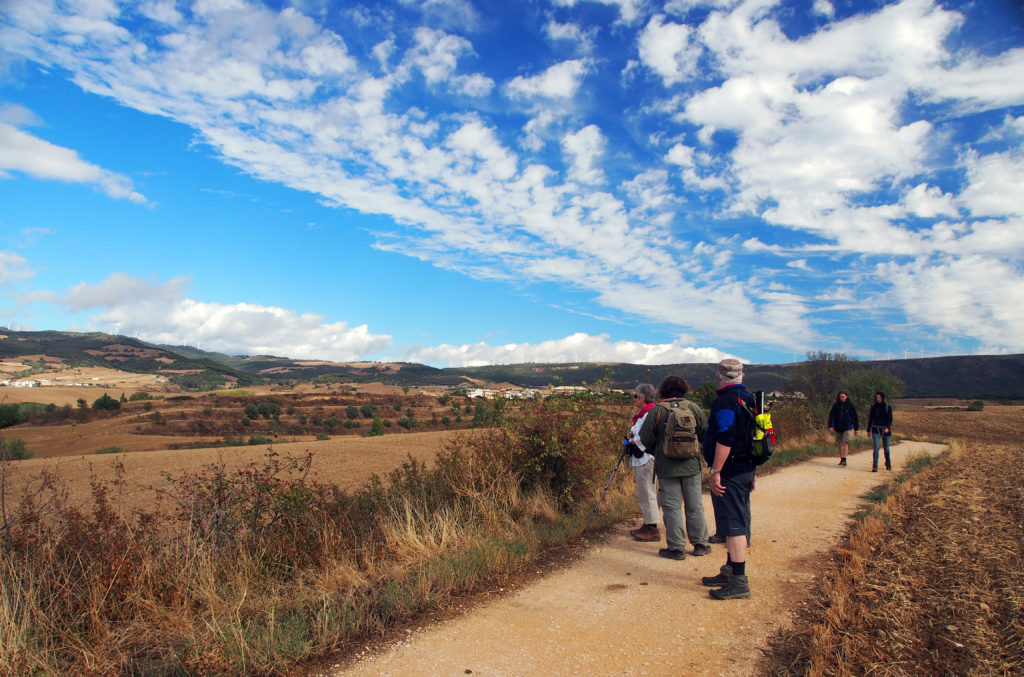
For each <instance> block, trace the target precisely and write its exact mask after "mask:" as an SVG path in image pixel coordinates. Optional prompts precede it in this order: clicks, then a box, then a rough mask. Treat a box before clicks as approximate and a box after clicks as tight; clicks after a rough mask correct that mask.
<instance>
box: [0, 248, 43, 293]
mask: <svg viewBox="0 0 1024 677" xmlns="http://www.w3.org/2000/svg"><path fill="white" fill-rule="evenodd" d="M34 275H35V272H34V271H33V270H32V269H31V268H30V267H29V264H28V261H27V260H26V259H25V257H23V256H21V255H20V254H17V253H15V252H12V251H9V250H0V286H3V285H6V284H8V283H10V282H16V281H19V280H27V279H29V278H31V277H32V276H34Z"/></svg>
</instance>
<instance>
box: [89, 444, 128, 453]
mask: <svg viewBox="0 0 1024 677" xmlns="http://www.w3.org/2000/svg"><path fill="white" fill-rule="evenodd" d="M93 453H94V454H123V453H124V449H122V448H121V447H119V446H117V445H116V444H111V445H109V446H106V447H101V448H99V449H97V450H96V451H94V452H93Z"/></svg>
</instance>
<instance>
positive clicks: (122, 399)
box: [121, 393, 128, 404]
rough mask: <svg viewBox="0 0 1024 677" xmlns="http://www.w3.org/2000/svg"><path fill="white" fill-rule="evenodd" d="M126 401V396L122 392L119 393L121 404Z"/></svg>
mask: <svg viewBox="0 0 1024 677" xmlns="http://www.w3.org/2000/svg"><path fill="white" fill-rule="evenodd" d="M127 401H128V398H127V397H125V396H124V393H121V404H124V403H125V402H127Z"/></svg>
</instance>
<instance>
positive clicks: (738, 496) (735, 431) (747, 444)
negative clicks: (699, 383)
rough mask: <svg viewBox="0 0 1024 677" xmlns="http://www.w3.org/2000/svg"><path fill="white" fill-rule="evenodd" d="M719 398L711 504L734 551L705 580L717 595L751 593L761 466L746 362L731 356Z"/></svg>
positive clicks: (712, 435)
mask: <svg viewBox="0 0 1024 677" xmlns="http://www.w3.org/2000/svg"><path fill="white" fill-rule="evenodd" d="M715 377H716V378H717V379H718V386H719V387H718V397H717V398H716V399H715V402H714V404H712V405H711V414H710V415H709V416H708V431H707V433H705V435H704V445H703V446H704V449H703V453H704V460H705V461H707V464H708V468H710V472H711V504H712V506H713V507H714V508H715V514H716V515H717V516H718V519H720V520H721V522H720V524H719V528H720V529H722V532H724V535H725V547H726V550H727V551H728V555H727V556H726V560H725V564H724V565H722V567H721V569H720V570H719V573H718V575H717V576H705V577H704V578H702V579H700V582H701V583H703V584H704V585H706V586H708V587H709V588H716V589H715V590H709V591H708V594H710V595H711V597H713V598H714V599H737V598H741V597H750V583H749V581H748V579H747V538H748V536H749V534H750V492H752V491H753V490H754V475H755V473H756V472H757V466H755V465H754V462H753V459H752V458H751V455H750V450H751V446H752V433H753V430H752V427H753V421H752V420H748V419H749V418H750V417H749V416H748V415H747V414H746V412H745V411H744V408H743V405H742V404H741V403H740V400H741V399H742V400H743V402H745V403H746V404H747V406H748V407H753V406H754V396H753V395H751V394H750V393H749V392H747V389H746V388H745V387H744V385H743V363H742V362H740V361H739V360H736V359H731V358H730V359H726V360H722V361H721V362H719V363H718V368H717V369H716V370H715Z"/></svg>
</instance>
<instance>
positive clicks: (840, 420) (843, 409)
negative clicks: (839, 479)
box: [828, 390, 860, 466]
mask: <svg viewBox="0 0 1024 677" xmlns="http://www.w3.org/2000/svg"><path fill="white" fill-rule="evenodd" d="M828 429H829V432H832V433H835V436H836V444H838V445H839V465H841V466H846V455H847V454H848V453H849V452H850V439H851V438H852V437H853V436H854V435H856V434H857V430H859V429H860V426H859V425H858V423H857V410H856V409H855V408H854V406H853V402H851V401H850V396H849V395H848V394H847V393H846V391H845V390H840V391H839V394H838V395H836V402H835V404H833V405H832V410H831V411H829V412H828Z"/></svg>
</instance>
